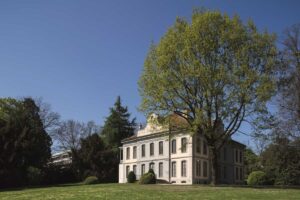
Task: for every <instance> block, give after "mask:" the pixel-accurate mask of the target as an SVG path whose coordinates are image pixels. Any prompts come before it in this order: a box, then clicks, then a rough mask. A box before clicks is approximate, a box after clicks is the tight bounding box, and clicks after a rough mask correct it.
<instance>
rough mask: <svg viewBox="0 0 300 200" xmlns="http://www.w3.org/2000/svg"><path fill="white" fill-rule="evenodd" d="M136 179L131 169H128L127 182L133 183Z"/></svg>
mask: <svg viewBox="0 0 300 200" xmlns="http://www.w3.org/2000/svg"><path fill="white" fill-rule="evenodd" d="M135 181H136V176H135V174H134V172H133V171H130V172H129V174H128V176H127V183H134V182H135Z"/></svg>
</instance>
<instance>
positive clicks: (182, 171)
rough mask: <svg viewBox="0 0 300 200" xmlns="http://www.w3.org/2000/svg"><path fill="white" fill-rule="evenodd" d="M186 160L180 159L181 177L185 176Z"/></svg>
mask: <svg viewBox="0 0 300 200" xmlns="http://www.w3.org/2000/svg"><path fill="white" fill-rule="evenodd" d="M186 165H187V162H186V160H182V161H181V177H186Z"/></svg>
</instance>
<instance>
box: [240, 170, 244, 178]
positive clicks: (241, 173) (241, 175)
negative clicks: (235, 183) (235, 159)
mask: <svg viewBox="0 0 300 200" xmlns="http://www.w3.org/2000/svg"><path fill="white" fill-rule="evenodd" d="M243 177H244V176H243V168H242V167H241V168H240V180H241V181H242V180H243Z"/></svg>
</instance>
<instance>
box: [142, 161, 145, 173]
mask: <svg viewBox="0 0 300 200" xmlns="http://www.w3.org/2000/svg"><path fill="white" fill-rule="evenodd" d="M141 174H142V175H143V174H145V164H142V168H141Z"/></svg>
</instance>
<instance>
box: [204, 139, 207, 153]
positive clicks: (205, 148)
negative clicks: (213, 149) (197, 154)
mask: <svg viewBox="0 0 300 200" xmlns="http://www.w3.org/2000/svg"><path fill="white" fill-rule="evenodd" d="M203 154H204V155H207V144H206V142H204V141H203Z"/></svg>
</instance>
